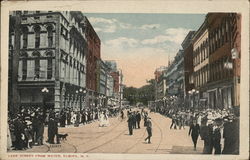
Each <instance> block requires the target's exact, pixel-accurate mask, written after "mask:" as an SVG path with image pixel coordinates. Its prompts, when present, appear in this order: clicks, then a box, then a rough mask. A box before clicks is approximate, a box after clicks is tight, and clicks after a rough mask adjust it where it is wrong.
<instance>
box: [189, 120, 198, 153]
mask: <svg viewBox="0 0 250 160" xmlns="http://www.w3.org/2000/svg"><path fill="white" fill-rule="evenodd" d="M190 134H191V137H192V141H193V143H194V150H196V144H197V139H198V137H199V134H200V126H199V124H197V121H196V120H194V121H193V123H192V124H191V125H190V128H189V132H188V135H189V136H190Z"/></svg>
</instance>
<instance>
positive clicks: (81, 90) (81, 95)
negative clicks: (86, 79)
mask: <svg viewBox="0 0 250 160" xmlns="http://www.w3.org/2000/svg"><path fill="white" fill-rule="evenodd" d="M76 93H77V94H78V93H79V94H80V111H82V97H83V98H84V99H85V94H86V90H85V89H84V90H83V89H82V88H80V89H79V91H78V90H77V91H76Z"/></svg>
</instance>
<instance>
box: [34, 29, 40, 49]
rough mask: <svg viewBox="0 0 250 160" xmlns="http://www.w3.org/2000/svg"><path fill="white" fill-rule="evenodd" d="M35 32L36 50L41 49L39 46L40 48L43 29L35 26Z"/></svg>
mask: <svg viewBox="0 0 250 160" xmlns="http://www.w3.org/2000/svg"><path fill="white" fill-rule="evenodd" d="M34 32H35V48H39V46H40V32H41V28H40V27H39V26H35V27H34Z"/></svg>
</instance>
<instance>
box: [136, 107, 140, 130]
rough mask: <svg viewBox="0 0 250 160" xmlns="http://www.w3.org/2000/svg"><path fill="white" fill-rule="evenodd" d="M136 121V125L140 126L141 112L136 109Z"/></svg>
mask: <svg viewBox="0 0 250 160" xmlns="http://www.w3.org/2000/svg"><path fill="white" fill-rule="evenodd" d="M136 122H137V127H138V128H140V122H141V114H140V112H139V111H137V113H136Z"/></svg>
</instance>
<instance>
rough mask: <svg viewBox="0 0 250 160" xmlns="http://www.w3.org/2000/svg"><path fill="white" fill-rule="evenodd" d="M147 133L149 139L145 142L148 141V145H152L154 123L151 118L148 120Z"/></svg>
mask: <svg viewBox="0 0 250 160" xmlns="http://www.w3.org/2000/svg"><path fill="white" fill-rule="evenodd" d="M146 125H147V128H146V129H147V132H148V137H147V138H145V141H147V140H148V143H151V140H150V138H151V137H152V122H151V118H150V117H148V118H147V124H146Z"/></svg>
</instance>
